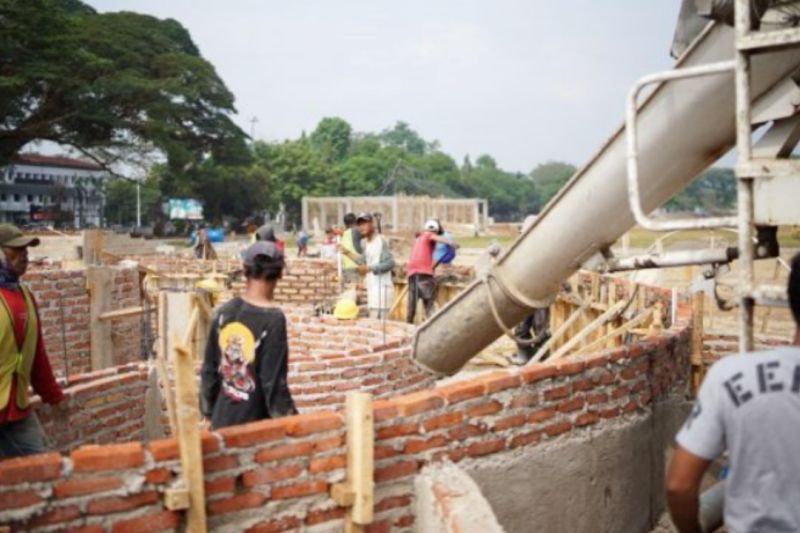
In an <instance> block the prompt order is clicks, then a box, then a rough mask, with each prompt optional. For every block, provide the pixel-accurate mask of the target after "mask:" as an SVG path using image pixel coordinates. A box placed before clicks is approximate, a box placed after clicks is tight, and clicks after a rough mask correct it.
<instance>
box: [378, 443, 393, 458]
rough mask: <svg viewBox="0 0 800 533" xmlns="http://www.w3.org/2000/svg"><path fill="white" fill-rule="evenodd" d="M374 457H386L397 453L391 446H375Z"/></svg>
mask: <svg viewBox="0 0 800 533" xmlns="http://www.w3.org/2000/svg"><path fill="white" fill-rule="evenodd" d="M374 454H375V459H388V458H389V457H394V456H395V455H397V450H395V449H394V447H393V446H375V452H374Z"/></svg>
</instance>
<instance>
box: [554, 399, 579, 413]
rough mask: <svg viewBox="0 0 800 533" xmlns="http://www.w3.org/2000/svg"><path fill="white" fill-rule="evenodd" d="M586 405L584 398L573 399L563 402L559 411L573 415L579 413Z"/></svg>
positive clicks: (559, 405)
mask: <svg viewBox="0 0 800 533" xmlns="http://www.w3.org/2000/svg"><path fill="white" fill-rule="evenodd" d="M585 403H586V400H585V399H583V398H582V397H580V398H573V399H571V400H567V401H566V402H561V403H560V404H558V410H559V411H560V412H562V413H571V412H573V411H577V410H579V409H582V408H583V405H584V404H585Z"/></svg>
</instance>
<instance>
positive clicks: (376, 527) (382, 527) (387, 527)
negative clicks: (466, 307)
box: [364, 520, 392, 533]
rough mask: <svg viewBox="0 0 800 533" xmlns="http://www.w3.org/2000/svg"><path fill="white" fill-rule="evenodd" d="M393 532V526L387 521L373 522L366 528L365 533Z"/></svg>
mask: <svg viewBox="0 0 800 533" xmlns="http://www.w3.org/2000/svg"><path fill="white" fill-rule="evenodd" d="M391 530H392V526H391V524H390V523H389V522H388V521H386V520H382V521H380V522H372V523H371V524H368V525H367V526H365V527H364V533H389V532H390V531H391Z"/></svg>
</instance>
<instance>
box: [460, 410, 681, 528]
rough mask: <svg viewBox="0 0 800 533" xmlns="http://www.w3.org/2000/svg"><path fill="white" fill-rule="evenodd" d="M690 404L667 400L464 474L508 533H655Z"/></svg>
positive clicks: (488, 461)
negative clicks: (671, 457) (672, 452)
mask: <svg viewBox="0 0 800 533" xmlns="http://www.w3.org/2000/svg"><path fill="white" fill-rule="evenodd" d="M688 407H689V404H688V403H687V402H685V401H683V400H678V399H676V400H673V401H670V402H668V403H667V402H664V403H662V404H660V405H657V406H655V408H654V412H653V413H652V414H642V415H636V416H632V417H631V418H626V419H623V420H620V421H613V422H606V423H603V424H601V425H600V426H599V427H596V428H592V429H591V430H590V431H588V432H586V433H585V434H584V435H582V436H580V437H573V438H566V439H559V440H557V441H555V442H551V443H544V444H541V445H539V446H535V447H533V448H528V449H522V450H521V451H520V452H519V453H515V454H513V455H506V456H504V457H503V458H498V459H493V458H490V457H484V458H481V460H480V461H476V462H475V463H473V464H472V465H471V466H469V467H465V469H466V470H467V472H469V474H470V475H471V476H472V478H473V479H474V480H475V481H476V482H477V484H478V486H479V487H480V488H481V491H482V492H483V494H484V495H485V496H486V499H487V500H488V501H489V504H490V505H491V506H492V509H493V510H494V512H495V514H496V516H497V518H498V520H499V521H500V524H501V525H502V526H503V527H504V528H505V529H506V531H508V533H529V532H532V531H547V532H552V533H557V532H569V533H580V532H592V533H595V532H608V533H618V532H625V533H637V532H646V531H650V530H651V528H652V527H653V526H654V525H655V523H656V522H657V521H658V519H659V517H660V516H661V514H662V512H663V510H664V491H663V486H664V471H665V465H666V451H667V449H668V447H669V446H671V444H672V441H673V438H674V435H675V433H676V432H677V430H678V429H679V428H680V425H681V424H682V423H683V420H684V418H685V416H686V413H687V412H688Z"/></svg>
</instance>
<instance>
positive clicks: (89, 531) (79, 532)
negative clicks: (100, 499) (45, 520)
mask: <svg viewBox="0 0 800 533" xmlns="http://www.w3.org/2000/svg"><path fill="white" fill-rule="evenodd" d="M58 531H59V533H105V532H106V528H104V527H103V526H98V525H92V526H75V527H70V528H67V529H59V530H58Z"/></svg>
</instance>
